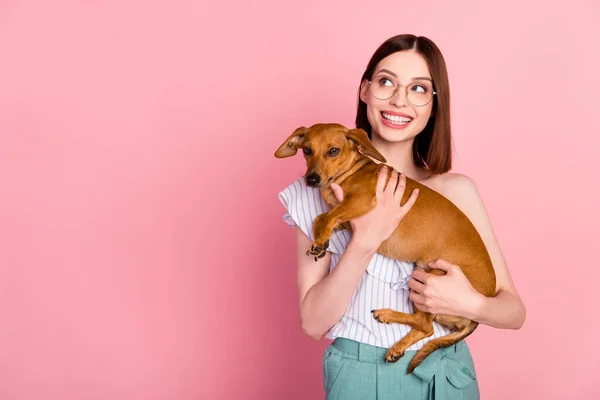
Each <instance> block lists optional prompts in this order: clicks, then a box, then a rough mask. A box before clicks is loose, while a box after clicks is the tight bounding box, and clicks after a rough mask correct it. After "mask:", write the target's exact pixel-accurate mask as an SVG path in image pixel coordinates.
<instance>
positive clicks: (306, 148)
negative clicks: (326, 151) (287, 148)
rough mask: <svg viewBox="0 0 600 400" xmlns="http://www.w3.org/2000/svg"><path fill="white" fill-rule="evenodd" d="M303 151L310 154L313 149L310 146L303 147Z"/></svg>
mask: <svg viewBox="0 0 600 400" xmlns="http://www.w3.org/2000/svg"><path fill="white" fill-rule="evenodd" d="M302 151H304V154H306V155H307V156H310V155H311V154H312V150H311V149H310V147H308V146H306V147H305V148H304V149H302Z"/></svg>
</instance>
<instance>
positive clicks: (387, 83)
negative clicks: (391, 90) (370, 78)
mask: <svg viewBox="0 0 600 400" xmlns="http://www.w3.org/2000/svg"><path fill="white" fill-rule="evenodd" d="M379 84H380V85H381V86H394V83H393V82H392V81H391V80H389V79H388V78H381V79H380V80H379Z"/></svg>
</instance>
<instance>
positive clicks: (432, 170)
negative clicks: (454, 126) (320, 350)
mask: <svg viewBox="0 0 600 400" xmlns="http://www.w3.org/2000/svg"><path fill="white" fill-rule="evenodd" d="M356 127H357V128H362V129H364V130H365V131H366V132H368V133H369V137H370V138H371V141H372V143H373V144H374V146H375V147H376V148H377V150H379V152H380V153H381V154H383V155H384V156H385V157H386V159H387V164H388V165H390V166H391V167H393V171H392V178H391V180H390V182H389V183H388V184H387V186H386V185H384V182H385V181H384V179H385V178H384V177H385V175H384V174H381V175H380V177H379V183H378V189H377V199H378V201H377V206H376V207H375V208H374V209H373V210H371V211H370V212H368V213H367V214H365V215H363V216H361V217H359V218H356V219H355V220H352V221H350V222H351V225H352V231H353V234H350V233H349V232H347V231H340V232H334V235H333V237H332V239H331V240H330V245H329V249H328V252H327V255H326V256H325V257H323V258H321V259H319V260H318V261H315V259H314V257H312V256H307V255H306V250H307V249H308V248H310V246H311V244H312V241H313V239H314V238H313V234H312V221H313V220H314V218H315V217H316V216H317V215H319V214H320V213H322V212H326V211H327V207H326V205H325V203H324V202H323V200H322V198H321V196H320V193H319V190H318V189H314V188H310V187H308V186H306V184H305V183H304V181H303V178H299V179H298V180H296V181H295V182H293V183H292V184H291V185H290V186H288V187H287V188H286V189H285V190H283V191H282V192H281V193H280V194H279V198H280V200H281V201H282V203H283V204H284V206H285V207H286V208H287V211H288V212H287V213H286V215H285V217H284V219H285V220H286V221H287V222H288V223H289V224H290V225H292V226H295V227H296V244H297V270H298V276H297V282H298V291H299V303H300V316H301V323H302V329H303V330H304V332H305V333H306V334H307V335H308V336H310V337H311V338H313V339H314V340H320V339H322V338H323V337H326V338H328V339H333V340H334V342H333V343H332V344H331V345H330V346H329V347H328V348H327V349H326V351H325V355H324V358H323V379H324V386H325V392H326V393H327V398H328V399H360V400H369V399H388V398H389V399H392V398H393V399H404V398H406V399H433V398H435V399H436V400H440V399H446V398H448V399H467V398H468V399H472V398H479V387H478V383H477V379H476V375H475V371H474V364H473V360H472V358H471V355H470V353H469V349H468V347H467V345H466V343H465V342H464V341H461V342H459V343H458V344H456V345H453V346H451V347H448V348H445V349H440V350H437V351H435V352H434V353H433V354H431V355H430V356H429V357H428V358H426V359H425V361H424V362H423V364H421V366H419V367H418V368H417V369H415V371H414V373H412V374H409V375H407V374H406V369H407V366H408V363H409V362H410V360H411V358H412V356H413V355H414V354H415V352H416V350H418V349H419V348H421V347H422V346H423V345H424V344H425V343H427V341H429V340H431V339H434V338H437V337H440V336H444V335H445V334H447V333H448V331H447V330H446V329H445V328H444V327H442V326H440V325H438V324H435V326H434V328H435V332H434V334H433V335H432V336H430V337H429V338H426V339H423V340H421V341H419V342H417V343H415V344H414V345H413V346H411V347H410V348H409V349H408V351H407V352H406V354H405V355H404V356H403V357H402V358H401V359H400V360H399V361H397V362H396V363H385V361H384V356H385V353H386V352H387V349H388V348H390V347H391V346H392V345H393V344H394V343H396V342H397V341H398V340H400V339H401V338H402V337H403V336H404V335H406V334H407V333H408V331H409V330H410V327H408V326H405V325H402V324H383V323H379V322H377V321H376V320H375V319H374V318H373V316H372V314H371V310H373V309H379V308H392V309H395V310H398V311H402V312H407V313H413V312H414V308H415V307H416V308H417V309H419V310H423V311H427V312H430V313H435V314H449V315H459V316H463V317H466V318H469V319H472V320H474V321H477V322H479V323H482V324H486V325H489V326H493V327H496V328H502V329H519V328H520V327H521V326H522V325H523V322H524V320H525V307H524V305H523V303H522V301H521V299H520V298H519V295H518V293H517V290H516V288H515V285H514V284H513V281H512V278H511V275H510V272H509V269H508V266H507V265H506V262H505V260H504V258H503V256H502V252H501V250H500V248H499V245H498V242H497V240H496V238H495V235H494V232H493V229H492V226H491V224H490V221H489V219H488V216H487V213H486V210H485V207H484V205H483V203H482V201H481V198H480V196H479V194H478V191H477V187H476V185H475V183H474V182H473V181H472V180H471V179H470V178H468V177H467V176H465V175H461V174H455V173H449V172H448V171H449V170H450V169H451V165H452V157H451V134H450V92H449V85H448V76H447V71H446V65H445V61H444V58H443V56H442V54H441V52H440V51H439V49H438V47H437V46H436V45H435V44H434V43H433V42H432V41H431V40H429V39H427V38H425V37H416V36H413V35H399V36H395V37H392V38H390V39H388V40H387V41H386V42H384V43H383V44H382V45H381V46H380V47H379V48H378V49H377V50H376V51H375V53H374V54H373V56H372V58H371V60H370V61H369V64H368V65H367V68H366V71H365V72H364V74H363V76H362V78H361V82H360V87H359V101H358V110H357V115H356ZM397 171H400V172H401V174H399V173H398V172H397ZM406 176H408V177H410V178H412V179H415V180H417V181H419V182H421V183H422V184H424V185H426V186H428V187H430V188H432V189H433V190H436V191H438V192H439V193H441V194H442V195H444V196H446V197H447V198H448V199H450V200H451V201H452V202H453V203H454V204H455V205H456V206H457V207H459V208H460V209H461V210H462V211H463V212H464V213H465V214H466V215H467V216H468V217H469V219H470V220H471V221H472V223H473V224H474V225H475V227H476V228H477V230H478V231H479V233H480V235H481V236H482V238H483V240H484V242H485V244H486V247H487V249H488V252H489V253H490V256H491V259H492V262H493V264H494V269H495V271H496V277H497V292H496V295H495V297H484V296H483V295H481V294H480V293H479V292H477V291H476V290H474V289H473V287H472V286H471V284H470V283H469V281H468V280H467V279H466V277H465V276H464V274H463V273H462V272H461V270H460V268H458V267H457V266H456V265H452V264H450V263H448V262H446V261H444V260H438V261H436V262H435V263H434V264H433V265H432V266H433V267H434V268H439V269H442V270H444V271H446V275H444V276H434V275H430V274H428V273H426V272H424V271H420V270H415V271H414V272H413V265H412V264H408V263H404V262H400V261H396V260H391V259H388V258H386V257H384V256H382V255H380V254H378V253H376V250H377V248H378V247H379V245H380V244H381V242H383V241H384V240H385V239H387V238H388V237H389V236H390V235H391V234H392V232H393V231H394V230H395V228H396V227H397V225H398V223H399V222H400V221H401V220H402V218H403V216H404V215H406V213H408V212H410V208H411V207H412V204H414V202H415V201H418V194H417V193H413V194H412V197H411V198H410V200H409V201H408V202H407V203H406V204H404V205H403V206H400V205H399V200H398V199H399V198H401V196H402V194H403V191H404V185H405V180H406ZM396 183H398V185H396ZM384 186H385V188H384ZM332 188H333V189H334V193H335V195H336V197H337V198H338V200H341V199H342V198H343V192H342V190H341V188H340V187H339V186H338V185H335V186H334V187H332Z"/></svg>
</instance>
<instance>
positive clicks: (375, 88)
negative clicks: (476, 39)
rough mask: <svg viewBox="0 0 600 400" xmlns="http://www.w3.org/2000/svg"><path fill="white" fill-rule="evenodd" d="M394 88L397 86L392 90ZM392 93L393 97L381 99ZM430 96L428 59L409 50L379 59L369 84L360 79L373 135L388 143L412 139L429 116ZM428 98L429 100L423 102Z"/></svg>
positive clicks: (431, 102) (431, 88) (430, 109)
mask: <svg viewBox="0 0 600 400" xmlns="http://www.w3.org/2000/svg"><path fill="white" fill-rule="evenodd" d="M399 85H402V86H399ZM394 87H397V90H396V91H395V92H394ZM406 87H408V93H409V95H408V98H407V90H406ZM392 92H394V94H393V95H392V97H390V98H389V99H385V100H381V99H383V98H386V97H388V96H389V95H390V94H391V93H392ZM374 95H376V96H377V97H378V98H376V97H375V96H374ZM432 96H433V84H432V81H431V74H430V73H429V67H428V66H427V62H426V61H425V59H424V58H423V56H421V55H420V54H419V53H417V52H415V51H412V50H407V51H400V52H397V53H393V54H390V55H389V56H387V57H386V58H384V59H383V60H381V61H380V62H379V64H377V67H376V68H375V72H374V73H373V78H372V80H371V84H369V83H368V82H367V81H364V82H362V85H361V92H360V99H361V100H362V101H363V102H364V103H366V105H367V118H368V119H369V123H370V124H371V127H372V134H373V135H377V136H379V137H380V138H382V139H384V140H385V141H388V142H401V141H405V140H414V138H415V136H417V135H418V134H419V133H420V132H421V131H422V130H423V129H424V128H425V126H426V125H427V122H428V120H429V118H430V117H431V111H432V108H433V99H432ZM427 99H431V100H430V101H429V102H428V103H427V104H425V105H422V104H424V103H425V102H426V101H427ZM409 100H410V101H409ZM411 101H412V102H413V103H415V104H416V105H415V104H413V103H411ZM421 105H422V106H421Z"/></svg>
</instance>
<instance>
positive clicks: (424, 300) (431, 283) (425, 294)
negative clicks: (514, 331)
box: [408, 260, 485, 320]
mask: <svg viewBox="0 0 600 400" xmlns="http://www.w3.org/2000/svg"><path fill="white" fill-rule="evenodd" d="M429 266H430V267H432V268H437V269H441V270H443V271H446V275H442V276H438V275H434V274H430V273H427V272H425V271H424V270H422V269H415V270H414V271H413V274H412V276H413V278H412V279H411V280H410V281H409V282H408V287H409V288H410V289H411V293H410V296H409V298H410V300H411V301H413V303H414V304H415V307H416V308H417V309H418V310H421V311H425V312H428V313H431V314H445V315H454V316H459V317H464V318H469V319H471V320H475V319H477V318H478V315H479V310H481V309H482V307H483V303H484V302H485V296H483V295H482V294H481V293H479V292H478V291H476V290H475V289H474V288H473V286H471V283H470V282H469V280H468V279H467V277H466V276H465V274H464V273H463V272H462V271H461V269H460V268H459V267H458V266H457V265H454V264H450V263H449V262H447V261H445V260H436V261H434V262H432V263H430V264H429Z"/></svg>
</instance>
